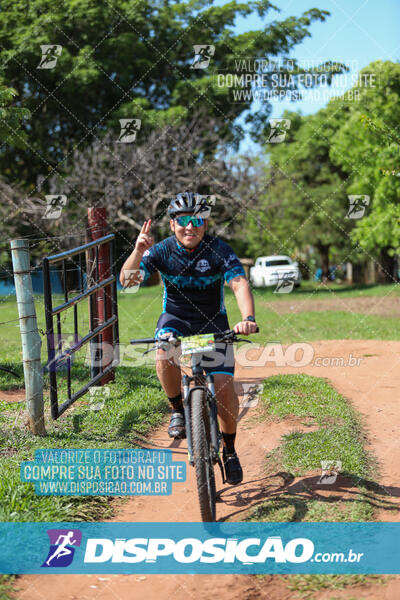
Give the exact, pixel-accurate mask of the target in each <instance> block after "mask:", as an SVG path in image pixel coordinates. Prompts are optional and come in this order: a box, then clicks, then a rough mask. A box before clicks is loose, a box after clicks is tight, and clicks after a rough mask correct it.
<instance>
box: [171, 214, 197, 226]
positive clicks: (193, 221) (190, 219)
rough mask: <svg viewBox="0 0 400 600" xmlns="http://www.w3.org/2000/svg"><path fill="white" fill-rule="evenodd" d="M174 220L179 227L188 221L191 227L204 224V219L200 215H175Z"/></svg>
mask: <svg viewBox="0 0 400 600" xmlns="http://www.w3.org/2000/svg"><path fill="white" fill-rule="evenodd" d="M175 220H176V221H177V223H178V224H179V225H180V226H181V227H187V226H188V225H189V223H191V224H192V225H193V227H201V226H202V225H204V219H202V218H201V217H192V216H191V215H185V216H181V217H175Z"/></svg>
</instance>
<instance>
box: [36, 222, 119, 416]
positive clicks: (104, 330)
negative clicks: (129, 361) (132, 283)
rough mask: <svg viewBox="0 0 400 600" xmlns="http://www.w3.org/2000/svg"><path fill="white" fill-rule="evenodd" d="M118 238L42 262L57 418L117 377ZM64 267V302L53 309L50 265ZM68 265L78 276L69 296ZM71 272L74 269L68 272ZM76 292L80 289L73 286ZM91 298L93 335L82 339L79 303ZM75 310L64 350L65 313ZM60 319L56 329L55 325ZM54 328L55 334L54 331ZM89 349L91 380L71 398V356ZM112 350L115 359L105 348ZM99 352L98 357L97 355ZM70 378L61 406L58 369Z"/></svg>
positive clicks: (53, 410)
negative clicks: (58, 391)
mask: <svg viewBox="0 0 400 600" xmlns="http://www.w3.org/2000/svg"><path fill="white" fill-rule="evenodd" d="M115 254H116V246H115V235H114V234H109V235H105V236H104V237H100V238H98V239H96V240H94V241H92V242H89V243H87V244H84V245H83V246H78V247H77V248H73V249H72V250H68V251H66V252H61V253H60V254H54V255H52V256H48V257H46V258H44V259H43V280H44V304H45V314H46V337H47V352H48V363H47V371H48V373H49V380H50V403H51V416H52V418H53V419H57V418H58V417H59V416H60V415H61V414H62V413H63V412H64V411H65V410H66V409H67V408H68V407H69V406H71V405H72V404H73V403H74V402H75V400H77V399H78V398H80V397H81V396H83V395H84V394H85V393H86V392H87V391H88V390H89V388H90V387H91V386H93V385H96V384H102V383H105V381H107V380H108V379H110V378H112V377H113V371H114V367H115V366H116V365H117V364H118V363H119V332H118V308H117V276H116V267H115ZM59 263H62V268H61V273H62V282H63V287H64V302H62V303H61V304H59V305H58V306H55V307H53V302H52V289H51V280H50V266H51V265H55V264H59ZM67 263H68V264H69V265H71V264H73V265H74V269H73V270H75V271H76V273H75V276H76V280H77V288H78V289H77V290H75V293H76V292H78V293H77V294H76V295H74V296H73V297H72V298H69V297H68V281H67V277H68V276H67ZM68 271H71V269H68ZM75 287H76V285H75ZM86 299H88V302H89V332H88V333H86V334H85V335H83V336H82V337H80V336H79V331H78V304H79V303H80V302H82V301H84V300H86ZM72 307H73V323H74V332H73V340H72V341H70V343H69V344H68V347H67V348H66V347H65V345H64V342H65V340H64V339H63V332H62V331H61V314H62V313H63V312H64V311H66V310H68V309H70V308H72ZM54 318H56V324H55V323H54ZM55 327H56V331H54V328H55ZM88 342H89V344H90V345H91V353H90V354H91V372H90V376H91V378H90V381H89V382H88V383H86V384H85V385H84V386H83V387H82V388H81V389H79V390H78V391H77V392H75V393H73V394H72V391H71V362H72V361H71V357H73V354H74V352H77V351H78V350H80V349H81V348H82V347H83V346H84V345H85V344H87V343H88ZM110 348H112V352H111V354H112V356H110V352H107V351H105V350H106V349H110ZM99 350H100V352H99ZM61 364H62V365H63V368H65V370H66V373H67V393H68V398H67V400H65V402H63V403H62V404H61V405H59V404H58V393H57V373H58V371H59V370H60V369H59V367H60V365H61Z"/></svg>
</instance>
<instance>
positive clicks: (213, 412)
mask: <svg viewBox="0 0 400 600" xmlns="http://www.w3.org/2000/svg"><path fill="white" fill-rule="evenodd" d="M206 380H207V387H208V391H209V392H210V397H211V401H210V421H211V422H210V432H211V444H212V447H213V448H214V450H215V453H216V455H215V457H214V458H215V459H216V461H217V463H218V466H219V468H220V471H221V477H222V483H223V484H224V483H225V482H226V479H225V473H224V468H223V466H222V462H221V458H220V456H219V447H220V442H221V434H220V431H219V426H218V416H217V415H218V411H217V400H216V396H215V387H214V377H213V376H212V375H207V377H206Z"/></svg>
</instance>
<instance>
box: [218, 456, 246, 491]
mask: <svg viewBox="0 0 400 600" xmlns="http://www.w3.org/2000/svg"><path fill="white" fill-rule="evenodd" d="M222 460H223V462H224V468H225V479H226V481H227V483H229V484H230V485H237V484H238V483H240V482H241V481H242V479H243V471H242V467H241V466H240V461H239V458H238V455H237V454H236V452H232V453H228V452H227V451H226V450H225V448H223V449H222Z"/></svg>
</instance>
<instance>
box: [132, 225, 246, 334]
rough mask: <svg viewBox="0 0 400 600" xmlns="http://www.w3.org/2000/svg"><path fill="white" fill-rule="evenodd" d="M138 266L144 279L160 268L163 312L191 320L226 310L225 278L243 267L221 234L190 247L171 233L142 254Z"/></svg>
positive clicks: (218, 313)
mask: <svg viewBox="0 0 400 600" xmlns="http://www.w3.org/2000/svg"><path fill="white" fill-rule="evenodd" d="M140 269H142V270H143V271H144V280H146V279H148V278H149V277H150V275H151V274H152V273H154V271H159V272H160V275H161V278H162V280H163V283H164V300H163V312H167V313H171V314H172V315H176V316H178V317H181V318H183V319H188V320H190V321H198V322H201V321H205V320H207V321H208V320H209V319H213V318H215V317H217V316H218V315H220V314H226V308H225V304H224V281H226V282H227V283H229V281H231V279H233V278H234V277H237V276H239V275H242V276H244V275H245V272H244V269H243V267H242V265H241V263H240V261H239V259H238V257H237V256H236V254H235V253H234V252H233V250H232V248H231V247H230V246H229V245H228V244H226V243H225V242H224V241H222V240H221V239H220V238H217V237H212V236H210V235H208V234H206V235H205V236H204V237H203V239H202V241H201V242H200V244H199V245H198V246H197V247H196V248H194V250H192V251H188V250H186V249H185V248H184V247H183V246H181V245H180V244H179V242H178V240H177V239H176V237H175V236H174V235H172V236H170V237H169V238H167V239H165V240H163V241H162V242H159V243H158V244H155V245H154V246H152V247H151V248H150V249H149V250H146V252H145V253H144V254H143V258H142V261H141V263H140Z"/></svg>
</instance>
